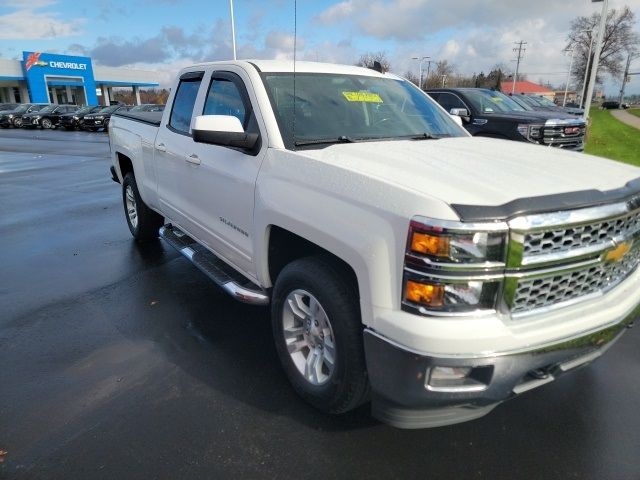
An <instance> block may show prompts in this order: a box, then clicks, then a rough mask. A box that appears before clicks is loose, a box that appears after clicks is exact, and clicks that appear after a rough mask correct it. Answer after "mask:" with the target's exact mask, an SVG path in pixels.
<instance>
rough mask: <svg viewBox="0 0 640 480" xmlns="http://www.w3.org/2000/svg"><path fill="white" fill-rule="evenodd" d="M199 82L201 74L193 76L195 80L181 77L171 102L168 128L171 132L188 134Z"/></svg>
mask: <svg viewBox="0 0 640 480" xmlns="http://www.w3.org/2000/svg"><path fill="white" fill-rule="evenodd" d="M201 82H202V74H199V75H197V76H195V78H192V77H189V76H184V75H183V79H182V80H181V81H180V84H179V85H178V90H177V91H176V97H175V99H174V100H173V108H172V109H171V117H170V118H169V127H170V128H172V129H173V130H175V131H177V132H179V133H186V134H189V130H190V128H191V117H192V115H193V107H194V106H195V103H196V97H197V96H198V89H199V88H200V83H201Z"/></svg>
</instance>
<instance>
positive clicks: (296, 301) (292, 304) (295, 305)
mask: <svg viewBox="0 0 640 480" xmlns="http://www.w3.org/2000/svg"><path fill="white" fill-rule="evenodd" d="M288 303H289V308H290V309H291V311H292V312H293V314H294V315H295V316H296V317H298V318H299V319H301V320H304V319H306V318H308V317H309V314H310V312H309V307H307V306H306V305H305V303H304V301H303V299H302V295H300V294H294V296H293V298H289V299H288Z"/></svg>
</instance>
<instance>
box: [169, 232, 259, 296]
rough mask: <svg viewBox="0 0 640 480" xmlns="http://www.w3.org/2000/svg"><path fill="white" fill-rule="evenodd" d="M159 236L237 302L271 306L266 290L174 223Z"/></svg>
mask: <svg viewBox="0 0 640 480" xmlns="http://www.w3.org/2000/svg"><path fill="white" fill-rule="evenodd" d="M160 237H161V238H162V239H163V240H165V241H166V242H167V243H168V244H169V245H171V246H172V247H173V248H175V249H176V250H178V251H179V252H180V253H181V254H182V255H184V256H185V257H186V258H188V259H189V260H190V261H191V263H193V264H194V265H195V266H196V267H197V268H198V269H199V270H200V271H201V272H202V273H204V274H205V275H206V276H207V277H209V278H210V279H211V280H213V281H214V282H215V283H216V284H218V286H220V287H221V288H222V289H223V290H224V291H225V292H227V293H228V294H229V295H231V296H232V297H233V298H235V299H236V300H238V301H240V302H243V303H250V304H252V305H268V304H269V295H268V294H267V292H266V291H265V290H264V289H262V288H261V287H259V286H258V285H256V284H255V283H253V282H252V281H251V280H249V279H247V278H245V277H244V276H243V275H241V274H240V273H238V272H237V271H236V270H235V269H234V268H233V267H231V266H229V265H227V264H226V263H225V262H223V261H222V260H220V259H219V258H218V257H217V256H216V255H215V254H213V253H211V252H210V251H209V250H208V249H206V248H205V247H204V246H202V245H200V244H199V243H198V242H196V241H195V240H194V239H193V238H191V237H190V236H189V235H187V234H186V233H184V232H183V231H182V230H180V229H179V228H177V227H174V226H173V225H171V224H168V225H165V226H164V227H162V228H161V229H160Z"/></svg>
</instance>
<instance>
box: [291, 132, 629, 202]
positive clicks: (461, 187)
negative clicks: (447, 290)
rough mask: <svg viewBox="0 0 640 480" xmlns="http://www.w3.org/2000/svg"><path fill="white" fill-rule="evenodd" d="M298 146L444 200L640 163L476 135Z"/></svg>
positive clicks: (624, 177) (617, 175) (594, 176)
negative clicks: (620, 161) (308, 146)
mask: <svg viewBox="0 0 640 480" xmlns="http://www.w3.org/2000/svg"><path fill="white" fill-rule="evenodd" d="M297 153H298V154H300V155H304V156H307V157H311V158H313V159H316V160H318V161H321V162H324V163H327V164H331V165H334V166H335V167H337V168H344V169H347V170H351V171H355V172H358V173H360V174H362V175H366V176H369V177H374V178H376V179H378V180H380V181H383V182H387V183H390V184H395V185H397V186H398V187H401V188H405V189H411V190H413V191H415V192H419V193H422V194H424V195H428V196H431V197H435V198H438V199H440V200H442V201H444V202H446V203H447V204H449V205H451V204H466V205H486V206H494V205H502V204H505V203H507V202H510V201H512V200H515V199H519V198H528V197H537V196H543V195H552V194H558V193H566V192H576V191H582V190H593V189H595V190H601V191H606V190H612V189H616V188H620V187H623V186H624V185H625V184H626V183H627V182H629V181H631V180H633V179H636V178H638V177H640V168H637V167H633V166H630V165H626V164H623V163H618V162H615V161H612V160H606V159H602V158H599V157H594V156H591V155H586V154H583V153H576V152H570V151H564V150H560V149H558V148H550V147H542V146H539V145H533V144H526V143H523V142H514V141H509V140H497V139H490V138H476V137H462V138H445V139H441V140H419V141H416V140H413V141H412V140H399V141H384V142H362V143H352V144H339V145H332V146H329V147H326V148H323V149H318V150H299V151H298V152H297Z"/></svg>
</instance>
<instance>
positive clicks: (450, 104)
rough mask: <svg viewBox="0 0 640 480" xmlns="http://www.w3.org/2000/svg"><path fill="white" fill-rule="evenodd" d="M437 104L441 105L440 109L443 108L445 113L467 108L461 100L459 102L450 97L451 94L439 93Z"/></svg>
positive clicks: (457, 99)
mask: <svg viewBox="0 0 640 480" xmlns="http://www.w3.org/2000/svg"><path fill="white" fill-rule="evenodd" d="M438 103H439V104H440V105H442V108H444V109H445V110H446V111H447V112H450V111H451V109H452V108H467V106H466V105H465V104H464V102H463V101H462V100H460V99H459V98H458V97H456V96H455V95H452V94H451V93H445V92H442V93H440V96H439V97H438Z"/></svg>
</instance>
